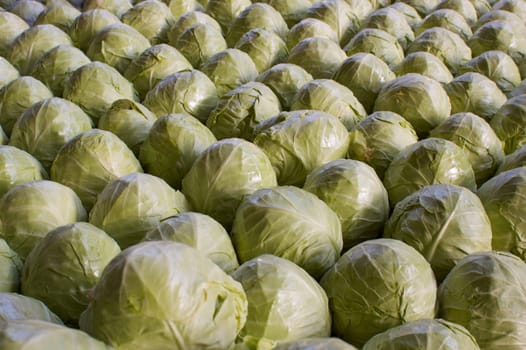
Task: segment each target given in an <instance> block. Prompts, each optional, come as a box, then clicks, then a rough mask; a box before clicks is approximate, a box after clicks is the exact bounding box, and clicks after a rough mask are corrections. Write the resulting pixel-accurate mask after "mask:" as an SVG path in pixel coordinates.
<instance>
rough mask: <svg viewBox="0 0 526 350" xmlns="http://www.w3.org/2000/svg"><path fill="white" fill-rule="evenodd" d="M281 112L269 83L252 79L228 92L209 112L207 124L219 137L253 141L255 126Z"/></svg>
mask: <svg viewBox="0 0 526 350" xmlns="http://www.w3.org/2000/svg"><path fill="white" fill-rule="evenodd" d="M279 112H281V105H280V103H279V100H278V98H277V96H276V95H275V94H274V93H273V92H272V90H271V89H270V88H269V87H267V86H266V85H264V84H262V83H258V82H250V83H246V84H243V85H241V86H239V87H238V88H236V89H234V90H232V91H230V92H228V93H226V94H225V95H223V97H221V98H220V99H219V101H218V103H217V105H216V107H215V109H214V110H212V112H211V113H210V115H209V117H208V120H207V122H206V125H207V126H208V128H209V129H210V130H211V131H212V132H213V133H214V135H215V136H216V137H217V138H218V139H224V138H228V137H240V138H244V139H247V140H251V139H253V138H254V136H255V131H254V129H255V128H256V125H257V124H258V123H259V122H261V121H263V120H266V119H269V118H270V117H273V116H275V115H276V114H278V113H279Z"/></svg>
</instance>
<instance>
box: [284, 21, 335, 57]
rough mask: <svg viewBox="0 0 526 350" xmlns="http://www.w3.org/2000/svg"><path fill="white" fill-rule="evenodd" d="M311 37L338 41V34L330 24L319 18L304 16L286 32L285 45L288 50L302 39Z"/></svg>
mask: <svg viewBox="0 0 526 350" xmlns="http://www.w3.org/2000/svg"><path fill="white" fill-rule="evenodd" d="M312 37H322V38H327V39H329V40H331V41H334V42H335V43H339V40H338V34H337V33H336V32H335V31H334V29H332V27H331V26H330V25H328V24H327V23H325V22H323V21H321V20H319V19H315V18H305V19H303V20H302V21H301V22H299V23H298V24H296V25H295V26H293V27H292V28H290V30H289V32H288V34H287V47H288V49H289V50H292V49H293V48H294V46H296V44H298V43H299V42H300V41H302V40H303V39H307V38H312Z"/></svg>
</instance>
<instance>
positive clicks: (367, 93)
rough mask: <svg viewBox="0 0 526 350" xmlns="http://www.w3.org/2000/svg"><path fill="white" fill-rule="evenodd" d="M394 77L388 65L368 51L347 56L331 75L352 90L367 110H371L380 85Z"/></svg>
mask: <svg viewBox="0 0 526 350" xmlns="http://www.w3.org/2000/svg"><path fill="white" fill-rule="evenodd" d="M394 78H395V75H394V73H393V72H392V71H391V70H390V69H389V66H388V65H387V64H386V63H385V62H384V61H382V60H381V59H379V58H378V57H376V56H375V55H372V54H370V53H357V54H354V55H352V56H351V57H349V58H347V59H346V60H345V61H343V63H342V65H341V66H340V68H339V69H338V70H337V71H336V73H334V76H333V79H334V80H335V81H337V82H338V83H340V84H342V85H344V86H346V87H348V88H349V89H350V90H351V91H352V93H353V94H354V96H355V97H356V98H357V99H358V101H360V103H361V104H362V106H363V107H364V108H365V110H366V111H368V112H370V111H372V109H373V106H374V101H375V100H376V97H377V95H378V92H379V91H380V89H381V88H382V86H383V85H384V84H385V83H386V82H388V81H391V80H393V79H394Z"/></svg>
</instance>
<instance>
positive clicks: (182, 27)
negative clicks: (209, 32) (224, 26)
mask: <svg viewBox="0 0 526 350" xmlns="http://www.w3.org/2000/svg"><path fill="white" fill-rule="evenodd" d="M225 3H226V1H225ZM196 24H202V25H206V26H210V27H212V28H214V29H215V30H216V31H217V32H218V33H221V32H222V30H221V25H220V24H219V23H217V21H216V20H215V19H213V18H212V17H210V16H209V15H207V14H206V13H204V12H201V11H190V12H187V13H186V14H184V15H183V16H181V17H180V18H179V19H178V20H177V21H176V22H175V24H174V25H173V26H172V27H171V28H170V29H169V30H168V34H167V36H168V41H169V42H170V43H172V45H173V44H174V43H175V42H176V41H177V40H178V39H179V37H180V36H181V34H183V33H184V32H185V31H186V30H187V29H188V28H190V27H193V26H194V25H196Z"/></svg>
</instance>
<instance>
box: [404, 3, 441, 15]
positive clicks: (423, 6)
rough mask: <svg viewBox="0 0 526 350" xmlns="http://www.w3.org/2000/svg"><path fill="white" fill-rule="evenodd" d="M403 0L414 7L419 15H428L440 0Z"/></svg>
mask: <svg viewBox="0 0 526 350" xmlns="http://www.w3.org/2000/svg"><path fill="white" fill-rule="evenodd" d="M402 2H403V3H406V4H407V5H409V6H411V7H413V8H414V9H415V10H416V11H417V12H418V14H419V15H421V16H427V15H428V14H430V13H431V12H433V11H434V9H435V7H436V6H438V4H439V3H440V0H403V1H402Z"/></svg>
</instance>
